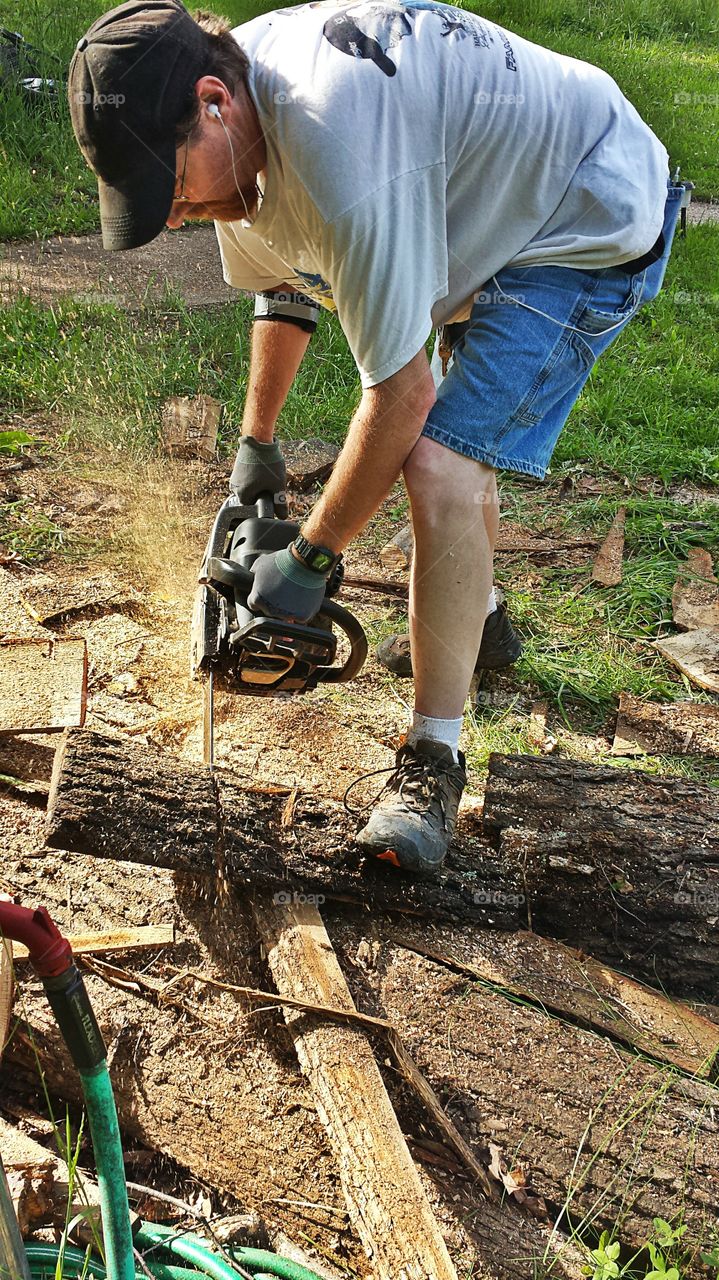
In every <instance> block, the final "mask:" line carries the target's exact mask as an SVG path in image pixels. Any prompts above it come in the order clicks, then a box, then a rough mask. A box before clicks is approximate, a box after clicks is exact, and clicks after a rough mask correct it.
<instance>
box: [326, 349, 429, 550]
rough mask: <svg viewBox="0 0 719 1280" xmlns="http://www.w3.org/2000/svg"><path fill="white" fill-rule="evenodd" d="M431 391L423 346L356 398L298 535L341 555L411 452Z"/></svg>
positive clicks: (419, 431)
mask: <svg viewBox="0 0 719 1280" xmlns="http://www.w3.org/2000/svg"><path fill="white" fill-rule="evenodd" d="M435 399H436V392H435V386H434V380H433V378H432V374H431V372H430V368H429V361H428V360H427V355H426V353H425V350H424V347H423V348H422V350H421V351H418V353H417V355H416V356H415V357H414V359H412V360H410V362H409V364H406V365H405V366H404V368H402V369H400V370H399V372H398V373H395V374H393V375H392V377H391V378H387V380H386V381H385V382H380V383H379V384H378V385H377V386H375V387H369V388H367V389H366V390H365V391H363V393H362V399H361V401H360V403H359V407H358V409H357V411H356V413H355V415H354V417H353V419H352V422H351V423H350V427H349V431H348V433H347V439H346V441H345V444H344V447H343V449H342V452H341V454H340V456H339V458H338V460H337V463H336V464H335V468H334V471H333V472H332V476H331V477H330V479H329V481H328V483H327V486H326V488H325V491H324V493H323V495H322V497H321V498H320V500H319V502H317V503H316V505H315V506H314V507H313V509H312V511H311V513H310V516H309V518H308V520H307V522H306V524H305V525H304V526H303V528H302V532H303V534H304V536H305V537H306V538H307V539H308V540H309V541H310V542H312V543H314V544H315V545H318V546H324V547H329V549H330V550H331V551H335V552H339V551H343V550H344V549H345V547H346V546H347V544H348V543H349V542H351V541H352V539H353V538H354V537H355V535H356V534H358V533H359V532H360V530H362V529H363V528H364V527H365V525H366V524H367V522H368V520H369V519H370V517H371V516H372V515H374V512H375V511H376V510H377V508H378V507H379V506H380V504H381V503H382V502H383V500H384V499H385V498H386V496H387V494H388V493H389V491H390V489H391V488H392V485H393V484H394V482H395V480H397V478H398V476H399V475H400V472H401V470H402V467H403V466H404V464H405V462H406V460H407V458H408V457H409V455H410V453H411V452H412V450H413V449H414V446H415V445H416V443H417V441H418V439H419V437H420V435H421V434H422V430H423V428H424V424H425V422H426V420H427V414H428V413H429V411H430V409H431V408H432V405H433V404H434V401H435Z"/></svg>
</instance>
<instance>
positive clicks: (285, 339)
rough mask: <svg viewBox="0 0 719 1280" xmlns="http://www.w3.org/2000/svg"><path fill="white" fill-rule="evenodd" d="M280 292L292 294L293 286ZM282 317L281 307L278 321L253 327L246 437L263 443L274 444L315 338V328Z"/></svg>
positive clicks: (244, 426) (258, 321)
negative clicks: (305, 355)
mask: <svg viewBox="0 0 719 1280" xmlns="http://www.w3.org/2000/svg"><path fill="white" fill-rule="evenodd" d="M277 292H278V294H279V295H281V294H282V293H283V292H289V293H290V294H291V291H290V286H289V285H285V286H283V289H282V290H278V291H277ZM291 296H295V295H291ZM307 310H308V311H309V310H310V309H309V308H307ZM279 314H280V308H279V307H278V308H277V309H276V311H275V318H274V319H271V320H270V319H256V320H255V323H254V325H253V328H252V348H251V354H250V369H249V374H248V379H247V393H246V396H245V408H244V413H243V416H242V435H243V436H253V437H254V439H255V440H259V441H261V442H262V443H263V444H271V443H272V440H273V436H274V430H275V426H276V424H277V419H278V418H279V416H280V413H281V412H282V407H283V405H284V403H285V400H286V399H287V396H288V393H289V390H290V387H291V386H292V383H293V381H294V379H295V375H296V373H297V370H298V369H299V367H300V365H301V363H302V358H303V356H304V354H305V352H306V351H307V347H308V344H309V340H310V338H311V336H312V326H311V325H308V326H307V327H306V328H302V327H300V325H299V324H298V323H295V322H293V321H292V320H289V319H279V318H277V317H278V315H279ZM315 323H316V321H315Z"/></svg>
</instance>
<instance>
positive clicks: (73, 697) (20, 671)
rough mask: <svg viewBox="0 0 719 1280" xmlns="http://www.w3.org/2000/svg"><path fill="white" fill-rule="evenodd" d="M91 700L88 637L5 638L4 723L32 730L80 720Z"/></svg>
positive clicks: (0, 684) (0, 663)
mask: <svg viewBox="0 0 719 1280" xmlns="http://www.w3.org/2000/svg"><path fill="white" fill-rule="evenodd" d="M86 706H87V646H86V644H85V641H84V640H81V639H57V638H55V637H53V638H52V639H49V640H4V641H2V642H1V643H0V729H2V730H3V731H5V732H7V731H12V732H13V733H32V732H40V731H42V730H48V729H63V728H68V727H77V726H81V725H82V724H84V722H85V710H86Z"/></svg>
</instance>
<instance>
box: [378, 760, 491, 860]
mask: <svg viewBox="0 0 719 1280" xmlns="http://www.w3.org/2000/svg"><path fill="white" fill-rule="evenodd" d="M466 782H467V773H466V770H465V760H464V756H463V755H462V753H461V752H460V753H459V764H455V762H454V757H453V755H452V750H451V748H450V747H447V746H445V745H444V744H443V743H441V742H430V741H429V740H428V739H426V738H420V740H419V741H418V742H417V744H416V746H414V747H410V746H409V745H408V743H405V744H404V746H403V747H400V749H399V751H398V752H397V760H396V763H395V767H394V770H393V771H392V773H391V775H390V777H389V778H388V779H387V783H386V785H385V787H384V788H383V790H382V791H381V792H380V795H379V796H378V803H377V805H376V807H375V809H374V810H373V811H372V814H371V816H370V819H369V822H368V823H367V824H366V826H365V827H363V829H362V830H361V831H360V832H359V833H358V835H357V837H356V839H357V843H358V844H359V845H361V847H362V848H363V849H364V851H365V852H366V853H368V854H370V855H371V856H374V857H375V858H379V859H381V860H382V861H385V862H391V863H392V864H393V865H394V866H396V867H401V868H402V869H403V870H404V871H415V872H419V873H420V874H422V873H424V874H426V873H428V872H432V871H435V870H436V869H437V867H439V866H441V864H442V862H443V861H444V858H445V855H446V853H447V850H448V849H449V846H450V842H451V840H452V835H453V832H454V826H455V823H456V821H457V809H458V808H459V801H460V799H461V796H462V792H463V790H464V787H465V784H466Z"/></svg>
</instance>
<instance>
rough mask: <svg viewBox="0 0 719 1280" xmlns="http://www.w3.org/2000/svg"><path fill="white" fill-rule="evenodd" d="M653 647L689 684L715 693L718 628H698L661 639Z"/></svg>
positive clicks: (718, 673) (718, 689) (718, 666)
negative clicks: (682, 674) (689, 681)
mask: <svg viewBox="0 0 719 1280" xmlns="http://www.w3.org/2000/svg"><path fill="white" fill-rule="evenodd" d="M654 648H655V649H658V650H659V652H660V653H661V654H663V656H664V657H665V658H667V659H668V660H669V662H672V663H673V664H674V666H675V667H678V668H679V670H680V671H682V672H683V673H684V675H685V676H686V677H687V679H689V680H691V682H692V684H695V685H698V687H699V688H700V689H708V690H709V692H710V693H719V627H700V628H697V630H696V631H684V632H683V633H682V634H681V635H678V636H665V637H663V638H662V639H661V640H655V641H654Z"/></svg>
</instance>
